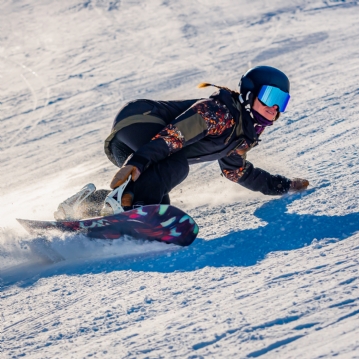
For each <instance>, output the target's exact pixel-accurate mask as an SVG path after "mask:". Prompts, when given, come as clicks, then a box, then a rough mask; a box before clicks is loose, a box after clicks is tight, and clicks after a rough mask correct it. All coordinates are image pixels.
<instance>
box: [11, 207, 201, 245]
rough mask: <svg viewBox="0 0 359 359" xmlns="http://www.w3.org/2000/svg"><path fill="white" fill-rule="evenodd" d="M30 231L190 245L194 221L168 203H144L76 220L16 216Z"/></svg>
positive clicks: (38, 233) (196, 231)
mask: <svg viewBox="0 0 359 359" xmlns="http://www.w3.org/2000/svg"><path fill="white" fill-rule="evenodd" d="M17 221H18V222H19V223H20V224H21V225H22V226H23V227H24V228H25V229H26V230H27V231H28V232H29V233H30V234H35V235H43V234H44V233H45V232H46V231H49V230H60V231H61V232H79V233H83V234H85V235H86V236H88V237H90V238H101V239H116V238H119V237H121V236H123V235H129V236H131V237H132V238H135V239H147V240H154V241H159V242H165V243H173V244H177V245H180V246H188V245H190V244H191V243H192V242H193V241H194V240H195V238H196V237H197V234H198V231H199V229H198V226H197V224H196V222H195V221H194V220H193V219H192V217H190V216H189V215H188V214H187V213H185V212H183V211H181V210H180V209H178V208H176V207H173V206H169V205H151V206H144V207H140V208H137V209H133V210H131V211H127V212H123V213H120V214H116V215H114V216H108V217H98V218H91V219H83V220H79V221H32V220H26V219H17Z"/></svg>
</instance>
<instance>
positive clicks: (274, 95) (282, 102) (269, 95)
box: [258, 85, 290, 112]
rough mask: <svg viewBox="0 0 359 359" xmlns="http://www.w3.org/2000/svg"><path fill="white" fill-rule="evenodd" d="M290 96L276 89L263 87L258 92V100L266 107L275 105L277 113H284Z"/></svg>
mask: <svg viewBox="0 0 359 359" xmlns="http://www.w3.org/2000/svg"><path fill="white" fill-rule="evenodd" d="M289 99H290V95H289V93H287V92H284V91H282V90H280V89H279V88H278V87H273V86H268V85H264V86H262V88H261V90H260V91H259V95H258V100H259V101H260V102H262V103H263V104H264V105H266V106H268V107H272V106H274V105H277V106H278V108H279V112H284V111H285V109H286V107H287V105H288V102H289Z"/></svg>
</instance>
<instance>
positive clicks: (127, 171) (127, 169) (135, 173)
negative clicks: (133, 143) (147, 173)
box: [110, 165, 141, 189]
mask: <svg viewBox="0 0 359 359" xmlns="http://www.w3.org/2000/svg"><path fill="white" fill-rule="evenodd" d="M140 174H141V172H140V171H139V170H138V168H137V167H135V166H132V165H126V166H123V167H121V168H120V169H119V170H118V171H117V173H116V174H115V175H114V177H113V178H112V181H111V184H110V187H111V188H112V189H115V188H117V187H118V186H121V185H122V183H125V181H126V180H127V178H128V176H130V175H131V178H132V181H136V180H137V179H138V177H140Z"/></svg>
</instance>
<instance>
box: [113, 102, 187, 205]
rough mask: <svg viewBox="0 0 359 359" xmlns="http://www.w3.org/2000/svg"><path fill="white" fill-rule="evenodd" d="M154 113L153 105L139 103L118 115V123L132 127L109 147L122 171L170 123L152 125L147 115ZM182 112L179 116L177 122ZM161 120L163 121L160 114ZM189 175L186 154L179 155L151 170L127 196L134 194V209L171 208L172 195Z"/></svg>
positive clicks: (135, 184)
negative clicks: (162, 205) (172, 191)
mask: <svg viewBox="0 0 359 359" xmlns="http://www.w3.org/2000/svg"><path fill="white" fill-rule="evenodd" d="M157 106H158V104H157ZM152 109H153V105H152V104H151V103H150V102H148V101H143V100H138V101H135V102H132V103H130V104H129V105H128V106H127V107H125V110H123V111H120V112H119V113H118V115H117V117H116V119H115V122H116V123H119V122H120V121H125V122H124V123H126V122H127V123H128V124H126V126H124V127H123V128H122V129H120V130H119V131H118V132H117V133H116V135H115V136H114V137H113V139H112V140H111V142H110V146H109V150H110V151H111V153H112V156H113V158H114V159H115V161H116V164H117V166H118V167H122V165H123V164H124V162H125V161H126V160H127V158H128V157H129V156H130V155H131V154H132V153H134V152H135V151H137V150H138V149H139V148H140V147H141V146H143V145H144V144H146V143H148V142H150V141H151V139H152V138H153V137H154V136H155V135H156V134H157V133H158V132H160V131H161V130H162V129H163V128H164V127H165V125H166V121H168V119H163V121H161V122H162V123H158V121H151V116H147V115H145V114H146V112H149V111H151V110H152ZM181 112H182V111H181ZM181 112H179V113H178V114H176V113H175V114H174V117H173V119H175V117H177V116H178V115H179V114H180V113H181ZM159 113H160V112H159ZM141 116H142V117H141ZM131 118H135V119H136V121H133V122H131ZM157 118H161V117H159V116H158V114H157ZM165 120H166V121H165ZM188 172H189V165H188V161H187V158H186V156H185V152H184V151H178V152H176V153H174V154H173V155H171V156H168V157H167V158H166V159H164V160H162V161H160V162H158V163H155V164H153V165H151V166H149V167H148V168H147V169H146V170H145V171H144V172H143V173H141V175H140V177H139V178H138V179H137V181H135V182H133V181H130V182H129V184H128V185H127V187H126V189H125V191H124V193H126V192H130V193H132V194H133V196H134V198H133V205H149V204H159V203H161V204H170V198H169V193H170V191H171V190H172V189H173V188H174V187H176V186H177V185H178V184H180V183H181V182H182V181H183V180H184V179H185V178H186V177H187V175H188Z"/></svg>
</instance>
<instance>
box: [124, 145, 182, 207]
mask: <svg viewBox="0 0 359 359" xmlns="http://www.w3.org/2000/svg"><path fill="white" fill-rule="evenodd" d="M188 172H189V165H188V161H187V158H186V156H185V153H184V152H183V151H179V152H176V153H174V154H173V155H171V156H169V157H167V158H166V159H165V160H163V161H160V162H158V163H156V164H154V165H152V166H150V167H149V168H148V169H146V171H145V172H144V173H142V174H141V176H140V177H139V178H138V180H137V181H136V182H132V181H131V182H130V183H129V184H128V186H127V187H126V189H125V193H126V192H127V193H128V192H132V193H133V205H134V206H136V205H150V204H159V203H162V204H169V196H168V193H169V192H170V191H171V190H172V189H173V188H174V187H176V186H177V185H179V184H180V183H181V182H182V181H183V180H184V179H185V178H186V177H187V175H188Z"/></svg>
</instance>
